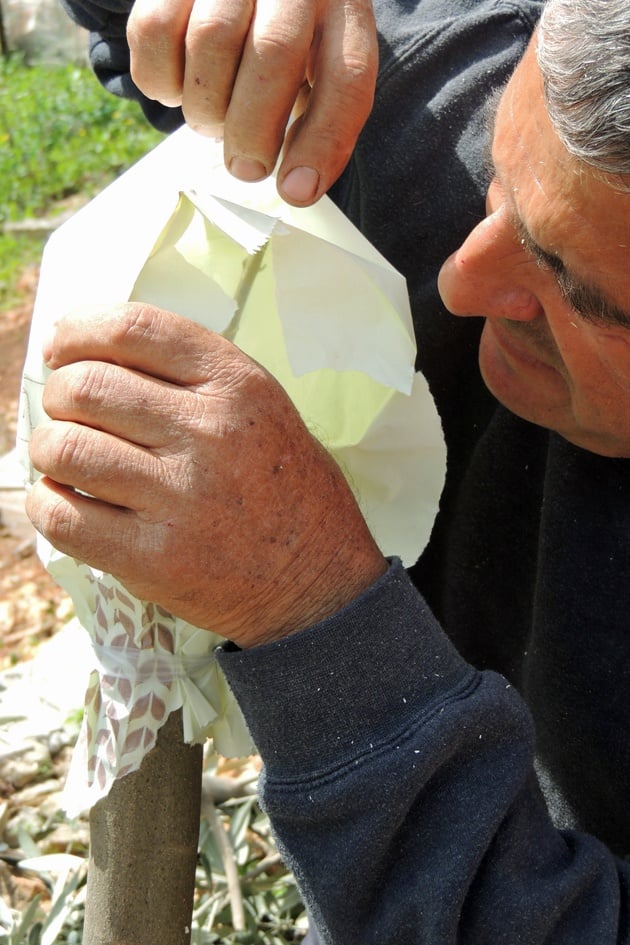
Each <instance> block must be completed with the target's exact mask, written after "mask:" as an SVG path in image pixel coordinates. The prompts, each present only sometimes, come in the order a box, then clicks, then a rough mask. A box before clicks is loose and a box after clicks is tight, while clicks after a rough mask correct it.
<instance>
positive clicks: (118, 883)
mask: <svg viewBox="0 0 630 945" xmlns="http://www.w3.org/2000/svg"><path fill="white" fill-rule="evenodd" d="M201 771H202V748H201V746H200V745H194V746H191V745H186V744H184V742H183V736H182V723H181V711H179V712H174V713H173V714H172V715H171V716H170V718H169V719H168V721H167V722H166V724H165V725H164V726H163V727H162V729H161V730H160V733H159V736H158V741H157V745H156V746H155V748H154V749H153V750H152V751H151V752H149V754H148V755H147V756H146V757H145V758H144V760H143V762H142V765H141V766H140V769H139V770H138V771H136V772H134V773H133V774H130V775H127V776H126V777H124V778H121V779H120V780H119V781H116V782H115V784H114V785H113V787H112V789H111V791H110V793H109V794H108V796H107V797H105V798H103V800H101V801H99V802H98V804H96V805H95V806H94V807H93V809H92V811H91V813H90V860H89V867H88V886H87V902H86V910H85V927H84V932H83V945H188V943H189V942H190V922H191V914H192V906H193V895H194V890H195V867H196V862H197V845H198V839H199V811H200V803H201Z"/></svg>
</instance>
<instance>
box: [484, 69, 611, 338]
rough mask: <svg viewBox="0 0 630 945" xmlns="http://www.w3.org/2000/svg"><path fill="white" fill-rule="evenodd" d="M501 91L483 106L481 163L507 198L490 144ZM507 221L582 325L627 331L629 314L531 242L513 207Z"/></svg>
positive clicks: (528, 233) (532, 239)
mask: <svg viewBox="0 0 630 945" xmlns="http://www.w3.org/2000/svg"><path fill="white" fill-rule="evenodd" d="M504 88H505V87H503V88H500V89H497V90H496V91H495V92H494V93H493V94H492V95H491V96H490V98H489V99H488V101H487V103H486V106H485V116H484V118H485V125H486V133H487V137H486V146H485V154H484V163H485V168H486V172H487V174H488V177H489V179H492V178H496V180H497V181H498V182H499V184H500V186H501V187H502V189H503V191H504V192H505V193H506V194H508V193H509V190H508V189H507V188H506V187H505V185H504V184H503V182H502V181H501V177H500V175H499V172H498V170H497V167H496V164H495V162H494V158H493V156H492V144H493V139H494V126H495V122H496V115H497V109H498V106H499V101H500V99H501V96H502V94H503V91H504ZM510 217H511V222H512V225H513V226H514V229H515V231H516V234H517V239H518V240H519V242H520V243H521V246H522V247H523V249H524V250H525V252H527V253H528V254H529V255H530V256H532V257H533V258H534V259H535V260H536V262H537V263H538V265H540V266H542V267H544V268H546V269H550V270H551V271H552V272H553V273H554V275H555V277H556V281H557V283H558V288H559V289H560V292H561V293H562V296H563V298H564V299H565V300H566V301H567V302H568V303H569V305H570V306H571V308H573V309H574V310H575V312H576V313H577V314H578V315H579V316H580V318H583V319H584V320H585V321H589V322H593V323H594V324H607V325H613V326H615V327H618V328H630V312H626V311H624V310H623V309H622V308H619V306H618V305H615V304H614V303H613V302H611V301H610V300H609V299H608V298H606V295H605V294H604V292H602V290H601V289H600V288H598V287H597V286H595V285H592V284H589V283H588V282H584V281H583V279H581V278H580V277H578V276H577V275H576V274H575V273H572V272H571V271H570V270H569V269H568V268H567V267H566V265H565V263H564V262H563V261H562V260H561V259H560V257H559V256H556V255H555V253H550V252H548V251H547V250H545V249H543V248H542V246H540V245H539V244H538V243H537V242H536V240H535V239H534V238H533V236H532V235H531V233H530V232H529V230H528V229H527V227H526V226H525V223H524V222H523V220H522V219H521V218H520V217H519V216H518V214H517V213H516V209H515V208H514V207H510Z"/></svg>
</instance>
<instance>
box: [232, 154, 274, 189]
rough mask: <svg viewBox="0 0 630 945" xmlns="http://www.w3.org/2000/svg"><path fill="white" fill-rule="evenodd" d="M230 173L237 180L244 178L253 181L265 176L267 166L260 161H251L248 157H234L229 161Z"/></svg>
mask: <svg viewBox="0 0 630 945" xmlns="http://www.w3.org/2000/svg"><path fill="white" fill-rule="evenodd" d="M230 174H233V176H234V177H238V179H239V180H245V181H248V182H249V183H253V182H254V181H257V180H262V179H263V178H264V177H266V176H267V168H266V167H265V166H264V164H261V163H260V161H252V160H250V158H244V157H234V158H232V160H231V161H230Z"/></svg>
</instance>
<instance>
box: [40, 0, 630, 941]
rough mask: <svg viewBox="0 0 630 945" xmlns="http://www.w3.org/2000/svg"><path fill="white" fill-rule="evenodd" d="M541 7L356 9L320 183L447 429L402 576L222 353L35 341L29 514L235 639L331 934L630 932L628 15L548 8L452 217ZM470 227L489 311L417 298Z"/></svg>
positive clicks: (342, 490) (449, 286) (271, 391)
mask: <svg viewBox="0 0 630 945" xmlns="http://www.w3.org/2000/svg"><path fill="white" fill-rule="evenodd" d="M535 7H536V5H526V4H521V5H519V7H518V8H515V7H514V6H513V4H501V3H492V2H488V3H485V2H483V0H482V2H479V3H474V2H461V3H459V2H453V3H450V4H449V3H446V4H445V3H442V4H439V5H438V4H437V3H432V2H431V0H426V2H422V0H421V2H419V3H418V4H417V5H413V4H399V5H398V7H397V8H396V10H395V15H391V16H390V14H392V8H391V5H390V4H389V3H384V5H383V7H382V8H381V9H377V10H376V13H377V23H378V25H379V29H380V30H381V46H380V49H381V67H380V79H379V84H378V85H377V91H376V97H375V105H374V109H373V111H372V115H371V117H370V119H369V120H368V122H367V124H366V126H365V130H364V132H363V134H362V135H361V137H360V138H359V141H358V143H357V147H356V149H355V152H354V155H353V158H352V160H351V163H350V165H349V166H348V170H347V171H346V172H345V173H344V175H343V176H342V178H341V179H340V182H339V184H338V185H336V187H335V189H334V193H335V196H336V198H337V199H338V201H339V202H340V203H342V205H343V206H345V207H347V208H349V210H350V212H352V213H353V215H355V218H357V219H359V221H360V222H361V224H362V226H363V228H364V230H365V231H366V232H367V233H368V235H370V236H372V237H373V238H374V237H376V242H377V245H379V247H380V248H381V249H384V250H385V251H386V252H387V254H388V255H389V256H390V257H391V258H392V259H393V261H394V262H396V263H397V264H398V265H399V266H400V268H402V269H403V271H404V272H405V274H406V275H407V277H408V280H409V284H410V289H411V295H412V301H413V304H414V315H415V319H416V327H417V332H418V336H419V351H420V357H421V361H422V366H423V367H424V369H425V371H426V373H427V376H428V378H429V381H430V383H431V386H432V389H433V392H434V395H435V397H436V402H437V404H438V408H439V410H440V413H441V416H442V418H443V422H444V428H445V434H446V438H447V443H448V447H449V471H448V477H447V484H446V488H445V491H444V496H443V501H442V506H441V510H440V513H439V515H438V519H437V522H436V526H435V529H434V533H433V535H432V539H431V543H430V545H429V548H428V549H427V552H426V553H425V554H424V555H423V557H422V558H421V560H420V562H419V563H418V565H417V566H416V567H415V568H414V569H413V574H412V578H413V580H410V579H409V577H408V576H407V575H406V574H405V573H404V572H403V571H402V569H401V568H400V566H399V564H397V563H396V562H392V563H391V564H388V563H386V562H384V561H383V560H382V559H381V558H380V555H379V553H378V551H377V550H376V549H375V547H374V546H373V544H372V542H371V539H370V536H369V535H368V534H367V532H366V530H365V527H364V526H363V524H362V520H361V517H360V515H359V514H358V511H357V509H356V507H355V505H354V503H353V501H352V499H351V497H350V496H349V493H348V491H347V489H346V487H345V485H344V483H343V480H342V479H341V477H340V476H339V474H338V471H337V470H336V468H335V467H334V466H333V464H332V463H331V462H330V460H329V459H328V457H327V456H326V454H325V453H324V452H323V451H322V450H321V448H320V447H318V445H317V444H315V443H314V442H313V441H312V440H311V439H310V437H309V436H308V434H307V433H306V432H305V431H304V429H303V427H302V425H301V423H300V422H299V420H298V419H297V417H296V416H295V413H294V411H293V410H292V408H291V406H290V405H289V404H288V403H287V401H286V399H285V398H284V396H283V394H282V392H281V391H279V390H278V388H277V386H276V385H275V384H274V383H273V382H272V381H271V380H270V379H269V378H267V377H266V376H265V375H264V372H262V371H261V370H260V369H259V368H258V367H257V366H255V365H252V364H251V362H249V361H248V359H247V358H245V357H244V356H242V355H241V354H240V353H239V352H238V351H236V350H235V349H233V348H232V347H231V346H230V345H229V344H228V343H227V342H224V341H222V340H221V339H217V338H215V337H214V336H211V335H208V334H207V333H203V332H202V331H201V329H199V328H197V327H196V326H192V325H190V324H189V323H188V322H186V321H183V320H181V319H178V318H177V316H174V315H172V314H170V313H163V312H158V311H155V310H152V309H150V308H147V307H145V308H142V307H138V306H134V307H129V306H126V307H123V308H122V309H121V310H120V311H119V312H111V311H106V312H99V313H97V315H95V316H92V317H91V318H90V320H89V322H88V325H87V328H88V330H87V331H86V330H85V324H86V323H85V320H82V321H81V320H76V319H65V320H63V321H62V322H61V327H60V328H59V329H58V330H57V331H56V333H55V334H54V337H53V338H52V340H51V342H50V344H49V346H48V349H47V356H48V359H49V362H50V364H51V367H53V368H54V369H55V370H54V372H53V375H52V377H51V380H50V382H49V385H48V387H47V390H46V395H45V396H46V406H47V409H48V411H49V413H50V415H51V418H52V420H51V423H50V424H49V425H47V426H46V427H44V428H42V430H41V431H40V432H39V433H38V434H37V436H36V437H35V438H34V441H33V445H32V455H33V460H34V463H35V465H36V466H38V468H40V469H42V470H43V471H44V472H45V473H46V474H47V476H48V477H50V478H48V479H46V480H44V481H43V482H42V483H41V485H39V486H38V487H37V488H36V489H35V490H34V492H33V494H32V496H31V497H30V499H29V509H30V514H31V515H32V517H33V520H34V521H35V523H36V524H37V526H38V527H39V528H40V529H41V530H42V531H43V532H44V533H45V534H46V535H47V536H48V537H49V538H50V539H51V540H52V541H53V543H55V544H58V545H60V547H61V548H62V550H63V551H65V552H66V553H71V554H75V555H77V556H79V557H82V558H84V559H86V560H87V561H88V562H90V563H91V564H94V565H95V566H98V567H103V568H105V569H106V570H109V571H112V572H113V573H115V574H117V576H119V577H120V578H121V579H122V580H124V581H125V582H126V583H127V584H128V585H129V586H130V588H131V589H132V590H133V591H134V593H136V594H139V595H140V596H144V597H148V598H151V599H156V600H158V601H159V602H160V603H162V604H164V605H165V606H167V607H169V608H170V609H171V610H174V611H175V612H178V613H181V614H182V616H184V617H187V618H188V619H192V620H193V622H195V623H200V624H201V625H202V626H208V627H212V628H213V629H217V630H219V631H220V632H222V633H224V634H225V635H226V636H227V637H228V638H229V639H230V640H232V641H233V644H237V646H234V645H233V644H228V645H226V647H225V648H224V652H223V654H222V655H221V656H220V660H221V664H222V666H223V667H224V669H225V671H226V673H227V675H228V678H229V681H230V684H231V685H232V687H233V689H234V691H235V693H236V695H237V697H238V698H239V700H240V702H241V705H242V707H243V709H244V711H245V714H246V716H247V719H248V721H249V724H250V726H251V729H252V732H253V735H254V738H255V741H256V744H257V746H258V748H259V750H260V751H261V754H262V757H263V759H264V761H265V772H264V777H263V780H262V794H263V798H264V802H265V805H266V807H267V810H268V811H269V814H270V816H271V819H272V822H273V824H274V829H275V831H276V834H277V836H278V838H279V841H280V843H281V845H282V847H283V849H284V851H285V853H286V855H287V857H288V859H289V861H290V862H291V864H292V866H293V868H294V870H295V873H296V876H297V877H298V880H299V882H300V885H301V889H302V891H303V894H304V896H305V899H306V902H307V903H308V905H309V909H310V911H311V914H312V916H313V918H314V921H315V924H316V926H317V929H318V932H319V934H320V937H321V940H322V941H323V942H328V943H335V945H336V943H343V945H355V943H356V945H359V943H361V945H366V943H370V942H374V943H377V942H378V943H389V942H392V943H393V942H397V943H398V942H413V943H427V945H428V943H431V945H435V943H448V942H456V941H457V942H470V943H480V942H492V943H510V945H513V943H517V942H523V943H527V945H532V943H543V942H544V943H551V942H553V943H562V945H565V943H583V945H587V943H588V945H594V943H598V945H600V943H601V945H612V943H622V942H624V943H625V942H628V941H630V927H629V923H628V916H629V915H630V909H629V906H630V893H629V890H630V864H629V862H628V860H627V859H625V858H624V857H625V856H626V854H627V853H628V851H629V850H630V811H629V808H628V793H629V792H628V786H629V785H630V740H629V739H628V734H627V720H628V717H629V707H630V687H629V685H628V682H629V681H630V644H629V642H628V631H629V629H630V619H629V617H628V614H629V613H630V582H629V581H628V580H627V578H628V575H629V573H630V478H629V471H630V467H629V465H628V457H630V419H629V418H630V410H629V407H630V313H629V311H628V308H629V302H628V299H629V298H630V276H629V274H628V269H627V265H626V262H625V260H626V255H627V245H628V235H629V233H628V226H629V224H628V219H629V216H628V210H629V209H630V190H629V188H628V186H627V184H628V181H630V164H629V163H628V153H629V151H628V144H627V128H628V123H627V114H628V112H627V109H628V104H627V102H628V99H629V98H630V94H629V89H630V86H629V84H628V83H629V79H628V74H629V72H628V62H629V61H630V49H629V48H628V36H630V31H629V29H628V27H629V26H630V22H629V20H630V10H629V8H628V5H627V3H626V2H625V0H623V2H622V0H550V2H549V4H548V8H547V10H546V14H545V15H546V18H545V19H543V22H542V24H541V28H540V32H539V34H538V35H536V36H535V37H534V39H533V40H532V43H531V44H530V45H529V47H528V48H527V51H526V52H525V55H524V57H523V59H522V61H521V62H520V64H519V65H518V66H517V68H516V71H515V73H514V75H513V77H512V78H511V79H510V81H509V83H508V84H507V87H506V88H505V90H504V92H503V94H502V95H501V98H500V100H499V102H498V107H497V108H496V114H495V119H494V128H493V135H492V138H493V143H492V171H491V174H492V183H491V185H490V189H489V192H488V200H487V214H488V215H487V217H486V219H485V220H483V221H482V222H478V223H477V225H476V226H474V224H475V222H476V219H477V213H478V207H477V203H476V197H475V195H476V193H477V192H478V189H479V188H480V187H481V183H482V180H483V173H482V171H481V169H480V166H479V161H480V158H481V154H480V147H479V143H478V142H479V137H480V135H479V131H480V121H481V99H482V98H485V97H486V95H487V92H488V91H489V88H490V87H491V86H494V85H496V84H497V82H498V80H499V77H500V75H501V73H502V72H504V71H505V70H506V66H507V64H508V63H509V62H510V59H512V58H515V56H516V53H517V50H518V47H519V46H520V45H522V44H523V43H524V40H525V35H526V33H527V31H528V30H529V29H530V28H531V26H532V25H533V20H534V19H535V16H536V13H537V10H536V8H535ZM583 44H585V45H583ZM543 75H544V82H543ZM480 87H481V93H480V97H479V98H478V97H477V91H476V90H478V89H479V88H480ZM602 90H603V91H602ZM403 93H404V94H403ZM576 93H577V94H576ZM602 102H603V104H602ZM611 102H612V103H613V104H612V106H611ZM395 106H398V107H395ZM550 116H551V117H550ZM617 116H619V120H617ZM624 128H625V129H626V130H625V131H624ZM593 129H595V131H593ZM604 132H605V133H604ZM624 134H625V135H626V137H624ZM379 141H380V143H381V148H380V153H378V149H377V148H376V144H377V143H378V142H379ZM413 142H415V149H414V148H412V147H411V144H412V143H413ZM449 142H450V147H448V148H447V147H446V146H447V144H448V143H449ZM385 145H386V146H387V160H386V161H385V160H384V157H385V155H384V154H383V147H384V146H385ZM431 145H432V148H431ZM432 149H433V150H432ZM287 153H290V151H289V152H287ZM375 153H376V156H375ZM418 153H419V154H420V155H421V157H420V158H418ZM284 160H285V161H286V160H287V157H286V155H285V158H284ZM416 160H418V163H417V164H416ZM456 169H458V170H459V171H460V174H459V176H457V175H456V174H455V173H454V172H455V170H456ZM443 175H444V176H443ZM438 184H439V186H438ZM359 185H360V186H359ZM280 186H282V182H281V185H280ZM449 187H451V188H452V190H449ZM434 192H439V199H435V197H434V196H433V194H434ZM394 193H396V194H398V201H397V203H395V204H394V203H392V197H393V194H394ZM401 195H404V201H405V202H404V204H403V202H402V200H403V196H401ZM385 205H387V206H389V219H388V218H387V215H386V214H384V206H385ZM401 206H402V207H403V209H404V210H405V218H404V226H403V225H401V210H400V207H401ZM392 208H393V209H392ZM469 215H470V216H471V217H472V218H473V219H472V225H473V226H474V229H473V230H472V232H471V233H470V235H469V236H468V237H467V238H466V239H465V240H464V242H463V244H462V246H461V247H460V249H459V250H456V251H455V252H454V254H453V255H451V256H450V257H449V259H448V261H447V263H446V264H445V265H444V267H443V268H442V270H441V273H440V290H441V292H442V295H443V297H444V300H445V303H446V305H447V306H448V307H449V308H451V309H452V310H453V312H454V313H455V314H457V315H460V316H470V315H478V314H480V313H481V314H483V315H485V316H486V317H485V321H483V322H481V323H480V324H479V320H478V319H475V320H471V319H468V318H465V319H461V320H460V319H457V320H456V319H448V318H447V316H446V315H445V314H444V313H443V312H441V311H440V310H439V307H438V305H437V303H436V302H435V299H434V295H433V294H432V293H433V292H434V289H433V286H432V282H433V280H432V277H431V266H432V265H433V264H434V261H435V260H434V256H433V253H434V252H435V251H436V249H435V247H436V245H437V248H438V251H440V250H443V249H444V246H445V244H446V243H448V242H449V241H451V240H453V235H454V234H457V233H458V231H461V230H462V229H464V228H466V229H470V227H469V221H468V217H469ZM392 217H393V220H391V218H392ZM445 231H447V232H445ZM453 248H454V247H453ZM443 255H444V256H445V255H446V253H443ZM436 273H437V266H435V268H434V270H433V275H435V274H436ZM479 328H481V329H482V331H481V337H480V340H479ZM477 348H478V351H477ZM477 358H478V359H479V365H480V367H481V371H482V374H483V378H484V380H485V384H483V383H482V382H481V379H480V378H479V376H478V373H477V367H476V362H477ZM488 389H489V390H490V391H492V393H493V394H494V395H495V396H491V395H490V393H489V392H488ZM495 397H496V399H495ZM280 460H281V463H280V464H281V465H282V477H281V478H279V477H278V474H277V473H274V472H273V469H277V467H278V463H279V461H280ZM73 488H79V489H81V490H84V491H86V492H88V493H91V494H92V495H95V496H97V500H96V501H94V500H88V499H86V498H84V497H83V496H81V495H79V494H76V493H74V492H73V491H72V490H73ZM199 495H201V497H202V498H201V501H200V500H199V498H198V496H199ZM94 536H98V539H97V538H96V537H94ZM244 536H246V537H247V541H248V543H249V544H250V545H252V546H253V547H254V549H255V550H254V553H253V555H252V558H251V560H250V561H247V562H245V563H244V564H243V563H242V562H240V561H239V559H238V554H237V552H238V547H239V545H240V543H241V541H242V540H243V538H244ZM147 562H148V563H147ZM175 562H176V563H175ZM260 644H263V645H260Z"/></svg>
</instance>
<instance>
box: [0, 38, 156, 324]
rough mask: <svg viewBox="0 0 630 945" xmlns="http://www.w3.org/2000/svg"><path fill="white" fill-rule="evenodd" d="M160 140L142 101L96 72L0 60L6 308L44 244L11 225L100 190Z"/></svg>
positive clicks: (0, 220)
mask: <svg viewBox="0 0 630 945" xmlns="http://www.w3.org/2000/svg"><path fill="white" fill-rule="evenodd" d="M160 139H161V135H160V134H159V133H158V132H157V131H155V130H154V129H152V128H151V127H150V126H149V125H148V123H147V121H146V119H145V118H144V116H143V115H142V113H141V112H140V109H139V108H138V106H137V105H136V104H135V103H133V102H129V101H126V100H123V99H118V98H115V97H114V96H112V95H109V94H108V93H107V92H105V90H104V89H102V88H101V87H100V85H99V83H98V82H97V81H96V79H95V77H94V75H93V74H92V72H91V71H90V70H89V69H87V68H80V67H77V66H74V65H64V66H52V65H50V66H46V65H36V66H26V65H25V64H24V63H23V62H22V60H21V59H20V58H19V57H16V56H12V57H10V58H9V59H0V306H1V305H2V304H3V303H4V304H6V303H7V302H8V301H9V300H10V297H11V294H12V293H13V292H14V283H15V281H16V278H17V276H18V274H19V272H20V270H21V269H22V268H23V267H24V266H25V265H27V264H29V263H33V262H35V261H36V260H37V259H38V258H39V255H40V253H41V247H42V243H43V238H41V237H40V238H34V237H33V236H32V235H27V234H23V233H21V232H20V233H14V232H2V228H3V225H4V224H6V223H11V222H15V221H20V220H23V219H25V218H36V217H39V216H42V215H44V214H46V215H54V212H55V209H56V207H58V206H59V204H60V202H62V201H64V200H66V199H67V198H69V197H71V196H72V195H74V194H79V193H80V194H83V195H85V196H86V197H89V196H92V195H94V194H95V193H97V192H98V191H99V190H101V189H102V188H103V187H104V186H105V184H107V183H108V182H109V181H111V180H113V179H114V178H115V177H116V176H117V175H118V174H119V173H120V172H121V171H123V170H124V169H125V168H127V167H129V165H131V164H133V163H134V162H135V161H136V160H137V159H138V158H139V157H141V156H142V155H143V154H145V153H146V152H147V151H148V150H149V149H150V148H151V147H153V146H154V145H155V144H157V142H158V141H159V140H160Z"/></svg>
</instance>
